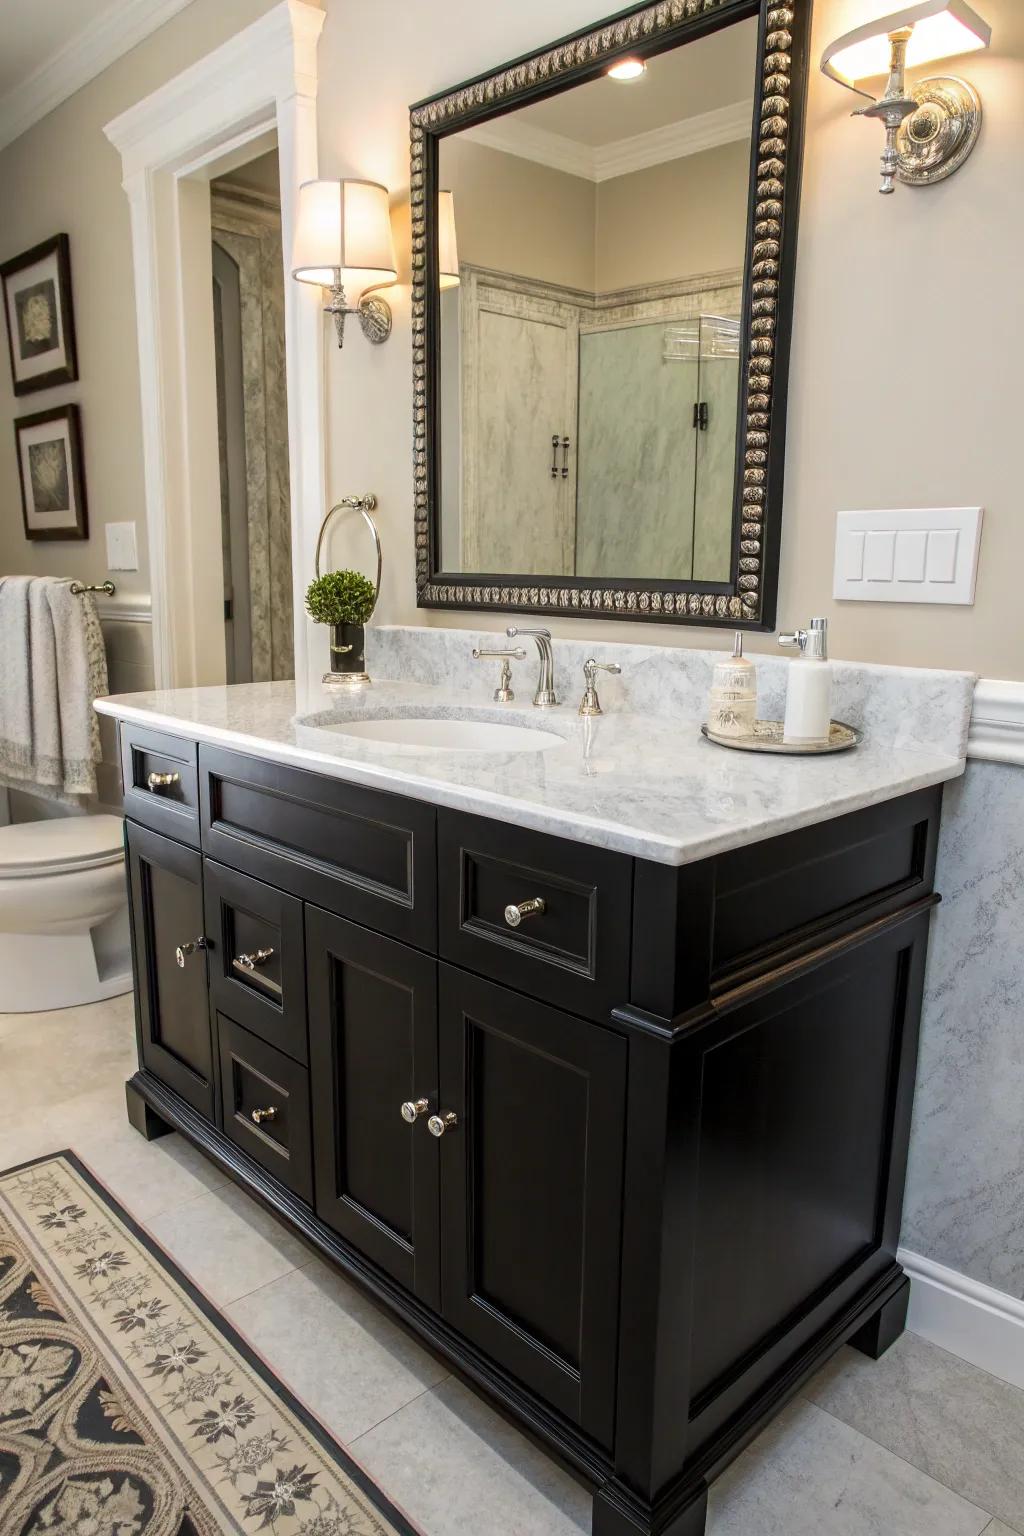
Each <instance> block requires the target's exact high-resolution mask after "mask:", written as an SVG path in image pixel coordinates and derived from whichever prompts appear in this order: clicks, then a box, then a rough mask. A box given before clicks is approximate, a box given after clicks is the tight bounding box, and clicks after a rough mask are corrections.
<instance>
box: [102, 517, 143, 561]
mask: <svg viewBox="0 0 1024 1536" xmlns="http://www.w3.org/2000/svg"><path fill="white" fill-rule="evenodd" d="M138 568H139V549H138V544H137V542H136V538H135V524H134V523H108V524H107V570H108V571H137V570H138Z"/></svg>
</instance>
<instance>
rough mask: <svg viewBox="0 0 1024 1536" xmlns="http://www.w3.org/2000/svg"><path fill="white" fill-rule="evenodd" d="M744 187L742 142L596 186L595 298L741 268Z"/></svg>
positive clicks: (745, 148)
mask: <svg viewBox="0 0 1024 1536" xmlns="http://www.w3.org/2000/svg"><path fill="white" fill-rule="evenodd" d="M749 180H750V141H749V139H747V140H744V141H742V142H739V141H737V142H736V143H734V144H720V145H718V147H717V148H716V149H706V150H704V151H703V152H702V153H701V154H699V155H683V156H682V158H681V159H679V160H668V161H666V162H665V164H664V165H649V166H647V167H646V169H645V170H642V171H633V172H632V173H631V174H630V175H629V176H614V177H612V179H611V180H610V181H602V182H599V183H598V187H597V287H598V289H599V290H600V292H602V293H608V292H609V291H610V290H611V289H615V288H630V287H632V286H633V285H634V284H641V283H660V282H667V281H669V280H670V279H671V278H674V277H690V276H692V275H694V274H696V273H698V272H723V271H725V270H726V268H728V267H741V266H742V265H743V251H744V246H745V243H746V233H747V191H748V184H749Z"/></svg>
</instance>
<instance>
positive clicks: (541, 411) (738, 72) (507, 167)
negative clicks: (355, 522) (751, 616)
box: [438, 20, 757, 581]
mask: <svg viewBox="0 0 1024 1536" xmlns="http://www.w3.org/2000/svg"><path fill="white" fill-rule="evenodd" d="M756 46H757V25H756V21H754V20H751V21H744V22H741V23H738V24H735V25H733V26H730V27H727V28H725V29H724V30H722V31H720V32H718V33H715V34H713V35H712V36H710V37H705V38H701V39H699V40H698V41H696V42H693V43H689V44H687V45H685V46H682V47H679V48H676V49H674V50H672V51H670V52H667V53H664V54H661V55H659V56H657V57H655V58H652V59H650V60H648V62H647V67H646V69H645V70H644V71H643V72H642V73H641V74H639V75H638V76H637V77H636V78H634V79H631V80H615V79H611V78H608V77H602V78H601V79H599V80H594V81H590V82H588V83H587V84H585V85H581V86H576V87H574V88H572V89H570V90H567V91H565V92H562V93H561V94H559V95H556V96H552V97H550V98H549V99H547V100H545V101H540V102H536V103H532V104H530V105H529V106H526V107H522V108H519V109H518V110H516V111H513V112H510V113H508V114H506V115H505V116H502V117H498V118H494V119H491V120H490V121H489V122H486V123H483V124H481V125H478V126H474V127H471V128H468V129H464V130H463V131H461V132H459V133H455V134H452V135H450V136H448V137H446V138H444V139H442V140H441V142H440V145H439V164H438V186H439V187H441V188H442V189H444V193H443V194H442V198H441V207H440V210H439V211H440V215H441V228H440V249H439V255H440V267H441V273H442V276H441V285H440V286H441V292H440V328H439V331H440V386H441V387H440V426H439V439H440V454H441V529H440V542H441V563H442V566H443V568H444V569H445V570H447V571H451V572H473V573H475V572H479V573H488V574H495V575H498V574H500V575H507V576H528V575H536V576H558V575H575V576H581V577H586V576H589V577H599V578H611V579H621V578H623V577H639V578H651V579H665V580H676V579H694V580H701V581H728V580H729V579H730V575H731V560H732V542H733V505H734V485H735V474H736V434H737V416H738V404H739V392H740V334H739V333H740V312H741V304H742V267H743V261H744V242H745V235H746V214H747V198H748V179H749V174H750V134H751V123H752V115H753V85H754V77H755V60H756ZM444 194H450V197H446V196H444ZM456 231H457V256H456V255H455V247H456ZM456 271H457V273H458V278H457V279H456V277H455V272H456Z"/></svg>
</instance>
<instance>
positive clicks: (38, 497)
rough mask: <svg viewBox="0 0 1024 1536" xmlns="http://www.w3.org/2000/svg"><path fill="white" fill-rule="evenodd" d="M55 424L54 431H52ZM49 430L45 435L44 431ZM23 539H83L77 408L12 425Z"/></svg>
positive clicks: (82, 470) (62, 407)
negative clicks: (19, 488) (51, 427)
mask: <svg viewBox="0 0 1024 1536" xmlns="http://www.w3.org/2000/svg"><path fill="white" fill-rule="evenodd" d="M58 424H59V425H58ZM49 426H55V428H56V430H54V431H53V432H50V433H47V432H46V431H45V430H44V429H45V428H47V427H49ZM14 444H15V452H16V454H17V459H18V478H19V481H20V484H21V515H22V519H23V521H24V524H25V537H26V539H87V538H88V537H89V512H88V506H87V503H86V495H85V461H84V458H83V454H82V419H81V415H80V414H79V410H78V406H77V405H57V406H54V407H52V408H51V409H50V410H48V411H36V412H35V413H34V414H33V415H31V416H19V417H18V418H17V419H16V420H15V423H14Z"/></svg>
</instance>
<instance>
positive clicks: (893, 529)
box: [832, 507, 982, 605]
mask: <svg viewBox="0 0 1024 1536" xmlns="http://www.w3.org/2000/svg"><path fill="white" fill-rule="evenodd" d="M981 518H982V509H981V507H925V508H920V509H917V510H914V511H903V512H840V513H839V514H838V515H837V517H836V564H835V574H834V578H833V584H832V596H833V597H838V598H843V599H845V600H846V601H847V602H861V603H961V604H966V605H969V604H971V603H973V602H974V587H975V582H976V580H977V576H978V551H979V549H980V547H981Z"/></svg>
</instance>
